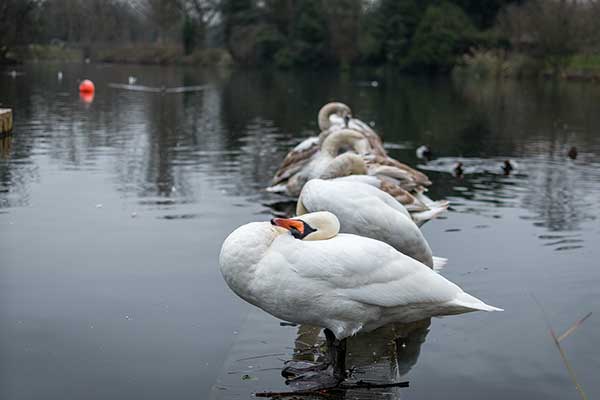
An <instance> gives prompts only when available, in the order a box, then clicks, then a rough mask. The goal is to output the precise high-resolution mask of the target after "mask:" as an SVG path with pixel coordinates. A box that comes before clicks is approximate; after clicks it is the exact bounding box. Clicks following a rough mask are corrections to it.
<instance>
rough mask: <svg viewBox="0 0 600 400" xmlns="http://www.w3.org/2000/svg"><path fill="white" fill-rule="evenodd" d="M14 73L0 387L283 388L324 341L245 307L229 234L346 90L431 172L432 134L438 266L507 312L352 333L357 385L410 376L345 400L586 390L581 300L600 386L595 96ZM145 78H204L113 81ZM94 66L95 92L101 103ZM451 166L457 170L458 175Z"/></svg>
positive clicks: (279, 76)
mask: <svg viewBox="0 0 600 400" xmlns="http://www.w3.org/2000/svg"><path fill="white" fill-rule="evenodd" d="M59 70H62V71H63V73H64V78H63V79H62V81H59V80H57V71H59ZM19 72H23V74H22V75H18V76H16V77H15V78H13V77H11V76H9V75H8V74H7V71H2V74H1V75H0V103H1V104H0V106H2V105H3V106H10V107H13V108H14V121H15V129H14V132H13V135H12V137H9V138H4V139H2V141H1V144H2V146H1V148H0V150H1V152H0V398H1V399H7V400H8V399H11V400H20V399H39V398H44V399H71V398H73V399H75V398H86V399H107V398H110V399H121V398H122V399H137V398H144V399H166V398H173V399H204V398H219V399H230V398H236V399H237V398H242V399H243V398H250V397H251V394H252V393H253V392H256V391H261V390H285V385H284V383H283V379H282V378H281V376H280V375H279V370H280V369H281V367H282V362H283V360H287V359H291V358H292V355H293V354H294V353H295V357H297V358H298V357H300V358H301V357H302V355H303V354H304V355H306V352H300V353H302V354H300V353H299V351H300V350H302V351H303V350H305V349H307V348H308V349H309V353H310V349H311V348H313V349H314V344H315V343H318V342H319V340H321V339H319V338H318V337H317V335H318V333H319V332H318V330H314V329H310V328H309V327H290V326H280V324H279V321H277V320H275V319H273V318H272V317H270V316H268V315H266V314H265V313H264V312H262V311H260V310H257V309H255V308H253V307H252V306H250V305H248V304H246V303H244V302H243V301H242V300H240V299H238V298H237V297H236V296H235V295H234V294H233V293H232V292H231V291H230V290H229V289H228V288H227V286H226V285H225V283H224V281H223V279H222V278H221V275H220V273H219V270H218V254H219V250H220V246H221V243H222V241H223V240H224V238H225V237H226V236H227V234H228V233H229V232H231V231H232V230H233V229H234V228H236V227H237V226H239V225H241V224H244V223H247V222H250V221H258V220H261V221H264V220H268V219H269V218H270V217H271V215H272V213H274V212H276V213H282V212H285V210H286V209H287V208H286V207H287V205H286V204H285V203H284V200H285V199H282V198H280V197H277V196H275V195H271V194H268V193H266V192H264V191H263V188H264V187H265V186H266V185H267V184H268V182H269V180H270V177H271V176H272V174H273V172H274V171H275V170H276V169H277V166H278V164H279V162H280V161H281V160H282V158H283V157H284V155H285V154H286V152H287V151H288V149H289V148H290V147H291V146H293V145H295V144H296V143H298V142H299V141H300V140H301V139H302V138H304V137H306V136H308V135H311V134H314V133H315V130H316V126H317V124H316V114H317V111H318V109H319V107H320V106H321V105H322V104H324V103H325V102H328V101H330V100H339V101H343V102H346V103H347V104H349V105H351V106H352V108H353V111H354V115H355V116H357V117H358V118H361V119H362V120H364V121H367V122H369V123H372V124H373V126H374V129H375V130H377V131H378V132H379V133H380V134H381V135H382V137H383V138H384V141H385V143H386V144H387V146H388V149H389V152H390V154H391V155H392V156H394V157H396V158H398V159H400V160H403V161H405V162H407V163H409V164H412V165H417V164H419V162H418V161H417V159H416V156H415V148H416V147H417V146H419V145H420V144H423V143H428V144H429V145H430V146H431V147H432V148H433V151H434V152H435V155H436V160H435V161H434V162H433V163H430V164H429V165H426V166H423V167H424V168H426V169H427V173H428V174H429V176H430V177H431V180H432V181H433V185H432V187H431V190H430V192H429V193H430V195H431V197H432V198H434V199H443V198H446V199H449V200H450V201H451V204H452V209H451V210H450V211H449V212H448V213H446V215H445V217H444V218H442V219H438V220H434V221H431V222H429V223H427V224H426V225H425V226H424V227H423V231H424V233H425V236H426V238H427V239H428V240H429V242H430V244H431V247H432V248H433V250H434V253H435V254H436V255H439V256H443V257H447V258H448V259H449V264H448V266H447V267H446V268H445V269H444V270H443V271H442V274H443V275H444V276H446V277H447V278H448V279H450V280H452V281H454V282H456V283H457V284H459V285H460V286H462V287H463V288H464V289H465V290H466V291H468V292H469V293H471V294H473V295H476V296H477V297H480V298H482V299H484V300H485V301H486V302H488V303H490V304H493V305H496V306H499V307H503V308H504V309H505V310H506V311H505V312H503V313H493V314H488V313H473V314H467V315H461V316H452V317H446V318H436V319H433V320H431V321H430V323H429V321H424V322H423V323H422V324H421V325H419V326H416V327H415V326H413V327H411V328H410V329H409V332H408V333H406V332H405V333H403V334H402V335H403V337H404V339H403V340H404V345H403V346H398V348H396V346H395V345H394V344H393V342H392V340H393V338H394V337H395V336H398V332H396V331H394V330H392V329H391V328H390V329H383V330H381V331H378V332H375V333H372V334H366V335H359V336H357V337H355V338H352V341H351V342H350V344H349V349H348V351H349V353H350V354H349V361H348V364H349V365H353V366H356V367H357V375H358V376H359V378H361V377H366V378H369V379H375V380H377V379H379V380H380V381H389V380H392V379H395V380H407V381H410V387H409V388H403V389H388V390H382V391H379V392H374V391H372V392H364V391H363V392H359V391H353V392H350V393H348V394H347V396H346V398H366V397H369V396H372V397H376V398H403V399H432V398H443V399H465V398H467V399H468V398H482V397H485V398H487V399H490V400H491V399H505V398H513V399H531V398H544V399H577V398H578V396H579V395H578V393H577V392H576V389H575V385H574V383H573V382H572V380H571V379H570V377H569V375H568V373H567V370H566V368H565V366H564V364H563V363H562V360H561V357H560V355H559V352H558V350H557V348H556V347H555V345H554V343H553V341H552V338H551V336H550V334H549V328H550V327H552V328H553V329H554V330H555V331H556V333H557V334H561V333H562V332H563V331H565V330H566V329H567V328H568V327H569V326H570V325H571V324H572V323H574V322H575V321H576V320H578V319H580V318H582V317H583V316H584V315H586V314H587V313H588V312H592V313H593V315H592V316H591V317H590V318H589V319H587V320H586V321H585V323H583V324H582V325H581V326H580V327H579V329H577V330H576V331H575V332H574V333H573V334H572V335H570V336H569V337H567V338H566V339H564V341H563V342H562V345H563V347H564V350H565V353H566V356H567V358H568V360H569V361H570V363H571V365H572V366H573V369H574V371H575V373H576V376H577V380H578V381H579V383H580V385H581V387H582V388H583V389H584V390H585V392H586V393H587V395H588V396H589V397H590V398H597V397H599V396H600V381H599V380H598V374H599V372H600V350H598V344H599V342H598V339H599V338H600V313H599V311H600V268H599V267H600V264H599V262H598V260H600V223H599V221H598V214H599V212H600V158H599V156H600V106H599V105H600V86H598V85H595V84H589V83H568V82H559V83H553V82H542V81H540V82H528V83H518V82H504V83H497V82H493V81H489V82H488V81H477V80H474V81H464V82H461V81H456V80H451V79H436V80H427V79H417V78H401V77H398V76H394V75H393V74H389V75H386V76H382V75H379V74H376V73H375V72H369V71H362V72H360V73H358V72H357V73H347V74H339V73H336V72H323V71H319V72H307V73H273V72H259V71H254V72H243V71H220V72H214V71H213V72H210V71H203V70H199V69H180V68H161V67H141V66H107V65H94V64H89V65H78V64H77V65H59V64H35V65H30V66H25V67H22V68H19ZM130 75H132V76H136V77H137V78H138V83H139V84H142V85H147V86H158V87H160V86H165V87H175V86H184V85H185V86H189V85H205V84H206V85H208V86H207V88H206V89H205V90H204V91H200V92H190V93H183V94H165V95H161V94H157V93H145V92H132V91H126V90H119V89H113V88H110V87H108V84H109V83H126V82H127V78H128V76H130ZM81 78H89V79H92V80H93V81H94V82H95V84H96V95H95V98H94V99H93V101H92V102H91V103H87V102H85V101H84V100H82V99H80V97H79V94H78V92H77V85H78V83H77V81H78V80H79V79H81ZM372 81H377V83H378V84H377V85H373V84H372V83H371V82H372ZM571 146H577V148H578V150H579V157H578V158H577V159H576V160H569V159H568V158H567V157H566V153H567V151H568V149H569V148H570V147H571ZM507 158H510V159H511V160H514V161H515V162H516V163H517V169H516V170H515V171H514V173H513V174H511V175H510V176H504V175H503V174H502V173H501V170H500V163H501V162H502V161H503V160H504V159H507ZM458 159H461V160H462V161H463V163H464V164H465V167H466V172H467V173H466V174H465V176H464V177H463V178H462V179H461V178H456V177H454V176H452V174H450V173H449V171H450V170H451V168H452V165H453V164H454V163H455V162H456V160H458ZM308 355H309V356H310V354H308Z"/></svg>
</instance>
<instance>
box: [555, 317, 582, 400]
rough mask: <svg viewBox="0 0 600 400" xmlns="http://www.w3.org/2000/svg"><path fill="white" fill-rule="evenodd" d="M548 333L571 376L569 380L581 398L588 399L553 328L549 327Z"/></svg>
mask: <svg viewBox="0 0 600 400" xmlns="http://www.w3.org/2000/svg"><path fill="white" fill-rule="evenodd" d="M550 335H552V339H554V344H555V345H556V347H557V348H558V352H559V353H560V357H561V358H562V360H563V363H564V364H565V367H566V368H567V371H568V372H569V376H570V377H571V380H572V381H573V384H574V385H575V388H576V389H577V391H578V392H579V394H580V395H581V398H582V399H583V400H588V398H587V396H586V395H585V392H584V391H583V388H582V387H581V385H580V384H579V382H577V376H576V375H575V370H574V369H573V367H571V363H570V362H569V360H567V356H566V354H565V351H564V350H563V348H562V346H561V345H560V343H559V340H558V338H557V337H556V334H555V333H554V330H552V328H550Z"/></svg>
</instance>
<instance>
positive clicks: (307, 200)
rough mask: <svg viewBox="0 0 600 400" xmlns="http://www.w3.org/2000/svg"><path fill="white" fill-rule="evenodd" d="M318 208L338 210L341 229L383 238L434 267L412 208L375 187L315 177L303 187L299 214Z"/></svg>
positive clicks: (439, 265) (440, 261)
mask: <svg viewBox="0 0 600 400" xmlns="http://www.w3.org/2000/svg"><path fill="white" fill-rule="evenodd" d="M316 211H329V212H332V213H333V214H335V215H336V216H337V217H338V219H339V221H340V232H343V233H353V234H356V235H360V236H365V237H369V238H371V239H377V240H380V241H382V242H385V243H387V244H389V245H391V246H392V247H394V248H395V249H396V250H398V251H399V252H401V253H403V254H405V255H407V256H409V257H412V258H414V259H415V260H417V261H420V262H422V263H423V264H425V265H427V266H428V267H430V268H433V267H434V257H433V254H432V252H431V248H430V247H429V244H428V243H427V240H425V237H424V236H423V234H422V233H421V230H420V229H419V227H418V226H417V224H416V223H415V222H414V221H413V219H412V217H411V215H410V214H409V212H408V211H407V210H406V208H405V207H404V206H403V205H402V204H400V203H398V201H396V199H394V198H393V197H392V196H390V195H389V194H387V193H385V192H383V191H381V190H379V189H377V188H376V187H373V186H371V185H369V184H366V183H362V182H353V181H349V180H344V179H331V180H322V179H312V180H310V181H309V182H307V183H306V184H305V185H304V188H302V192H301V193H300V197H299V198H298V203H297V207H296V214H297V215H298V216H302V215H304V214H306V213H312V212H316ZM417 215H418V214H417ZM436 260H437V265H436V267H441V266H442V264H443V259H440V258H436Z"/></svg>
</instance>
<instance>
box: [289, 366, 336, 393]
mask: <svg viewBox="0 0 600 400" xmlns="http://www.w3.org/2000/svg"><path fill="white" fill-rule="evenodd" d="M307 364H313V365H310V366H309V365H307V366H306V367H304V368H302V369H301V371H302V372H300V370H298V369H295V372H297V373H294V374H291V375H288V376H285V375H284V376H285V377H286V378H287V379H286V381H285V384H286V385H288V386H290V387H291V388H293V390H301V391H304V390H321V389H330V388H335V387H337V386H339V385H340V383H342V382H343V380H344V379H343V378H340V377H339V374H335V373H334V372H333V368H332V367H331V366H330V365H328V364H316V363H307ZM287 368H288V367H286V370H284V371H282V373H281V374H282V375H283V374H284V373H285V372H287V373H291V371H290V369H287Z"/></svg>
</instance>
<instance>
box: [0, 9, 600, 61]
mask: <svg viewBox="0 0 600 400" xmlns="http://www.w3.org/2000/svg"><path fill="white" fill-rule="evenodd" d="M582 4H583V5H582ZM597 5H598V2H597V1H596V0H590V1H588V2H578V1H576V0H129V1H126V0H2V2H0V59H1V58H2V57H3V56H4V55H5V54H7V52H8V50H9V49H10V48H11V47H14V46H19V45H25V44H29V43H39V44H56V43H58V44H61V45H65V46H76V47H80V48H83V49H86V48H88V47H90V46H105V47H111V46H114V47H118V46H124V45H127V46H136V45H138V44H142V45H154V46H161V45H163V46H179V47H180V48H182V49H184V50H185V53H186V54H189V53H191V52H193V51H194V50H195V49H203V48H215V47H218V48H226V49H228V50H229V52H230V53H231V55H232V56H233V58H234V60H235V61H236V62H237V63H238V64H243V65H252V66H265V65H266V66H273V65H274V66H278V67H283V68H289V67H296V66H309V67H318V66H322V65H340V66H342V67H344V66H349V65H357V64H361V65H383V64H391V65H394V66H397V67H400V68H403V69H406V70H411V69H418V70H420V71H422V70H431V71H440V70H442V71H443V70H449V69H450V68H452V67H453V66H454V65H455V64H456V62H457V60H460V56H461V55H463V54H464V53H465V52H468V51H470V49H473V48H508V47H511V48H517V49H521V50H524V51H531V52H532V54H542V55H548V56H549V57H554V58H555V59H557V60H559V59H561V57H563V56H564V55H565V54H572V52H573V51H575V50H576V49H578V48H579V47H581V46H579V44H580V43H583V42H586V43H585V46H586V48H591V47H593V45H594V43H597V41H595V38H593V35H592V34H591V33H586V34H581V33H578V34H575V33H574V32H575V31H577V30H578V29H579V27H580V26H583V25H584V24H582V23H580V22H581V21H579V19H582V18H587V19H588V20H590V21H593V20H595V19H594V18H591V17H590V16H591V15H592V14H591V13H589V12H588V8H589V9H591V8H598V7H597ZM582 8H585V10H582ZM594 15H598V14H594ZM578 18H579V19H578ZM591 23H592V22H590V24H591ZM592 33H593V32H592ZM590 42H593V43H590ZM524 44H525V45H526V47H527V48H525V49H523V47H524ZM536 52H537V53H536Z"/></svg>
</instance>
